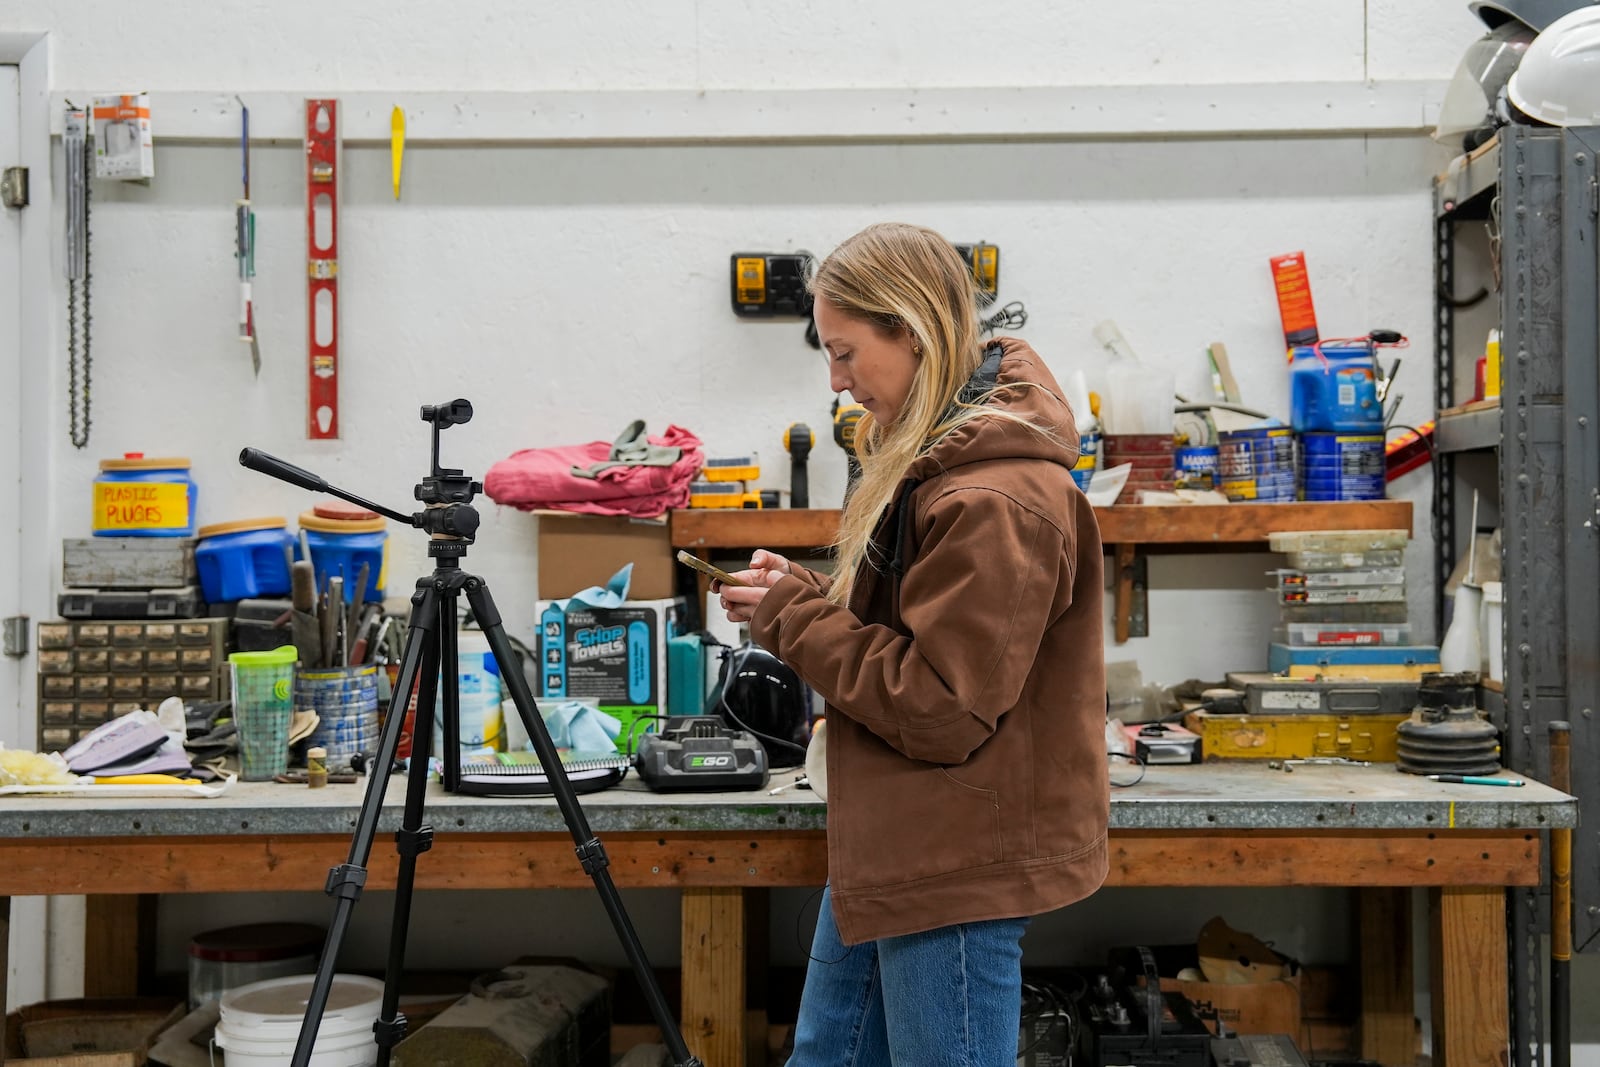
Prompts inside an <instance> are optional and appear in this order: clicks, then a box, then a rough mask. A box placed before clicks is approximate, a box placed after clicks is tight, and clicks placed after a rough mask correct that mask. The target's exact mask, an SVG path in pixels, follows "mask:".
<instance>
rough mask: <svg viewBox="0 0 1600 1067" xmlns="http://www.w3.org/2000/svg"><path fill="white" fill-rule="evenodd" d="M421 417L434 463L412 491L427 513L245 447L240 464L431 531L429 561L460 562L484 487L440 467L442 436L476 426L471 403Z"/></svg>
mask: <svg viewBox="0 0 1600 1067" xmlns="http://www.w3.org/2000/svg"><path fill="white" fill-rule="evenodd" d="M421 418H422V421H423V422H426V423H428V424H429V425H430V426H432V427H433V454H432V463H431V464H430V466H429V470H428V474H427V475H425V476H424V477H423V479H422V481H420V482H418V483H417V484H416V486H415V487H414V488H413V489H412V495H413V496H414V497H415V498H416V499H417V500H418V501H420V502H421V503H422V505H423V507H422V510H421V511H418V512H413V513H411V514H409V515H408V514H406V513H405V512H403V511H399V510H397V509H395V508H388V507H384V506H383V505H382V504H378V503H374V502H373V501H371V500H368V499H366V498H365V497H360V496H357V495H356V494H354V493H351V492H348V491H346V490H344V489H340V488H339V487H338V486H336V485H331V484H329V482H328V481H327V479H325V478H323V477H321V476H320V475H317V474H313V473H312V472H311V471H308V470H305V469H304V468H302V467H297V466H295V465H294V464H293V463H290V462H288V461H286V460H282V459H279V458H278V457H277V456H274V455H270V454H268V453H266V452H263V451H261V450H260V449H259V448H246V449H244V450H243V451H241V452H240V453H239V463H240V465H242V466H245V467H248V468H250V469H251V470H253V471H259V472H260V473H262V474H267V475H271V476H272V477H274V478H277V479H278V480H279V481H283V482H288V483H289V484H290V485H297V486H299V487H300V488H302V489H310V490H311V491H312V492H316V493H327V494H328V495H329V496H336V497H338V498H339V499H341V500H348V501H349V502H350V503H352V504H355V505H357V506H358V507H363V508H366V509H367V510H368V511H375V512H377V513H378V514H379V515H382V516H384V517H385V518H389V519H393V520H394V521H395V522H399V523H404V524H405V525H407V526H414V527H416V528H417V529H419V530H423V531H426V532H427V534H428V535H429V538H428V555H429V556H431V557H433V558H434V559H438V560H441V561H444V560H459V559H460V558H461V557H462V556H465V555H466V554H467V548H468V546H470V545H471V544H472V542H473V539H474V538H476V537H477V534H478V525H479V523H480V521H481V520H480V518H479V516H478V509H476V508H474V507H473V506H472V501H473V499H474V498H475V497H476V496H477V495H478V494H479V493H481V492H483V483H482V482H478V481H474V480H473V479H472V478H471V477H469V476H468V475H467V474H466V473H465V472H464V471H461V470H458V469H456V468H454V467H441V466H439V433H440V431H442V430H445V429H448V428H449V427H451V426H460V425H462V424H463V423H467V422H471V421H472V404H471V403H470V402H468V401H466V400H461V399H457V400H452V401H450V402H448V403H445V404H424V405H422V414H421ZM447 565H448V564H447Z"/></svg>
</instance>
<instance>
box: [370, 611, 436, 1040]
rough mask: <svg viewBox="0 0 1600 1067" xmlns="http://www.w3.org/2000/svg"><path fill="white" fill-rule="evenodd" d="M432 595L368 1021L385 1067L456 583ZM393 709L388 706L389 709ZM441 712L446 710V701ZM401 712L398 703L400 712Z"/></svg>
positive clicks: (397, 1027) (398, 1025)
mask: <svg viewBox="0 0 1600 1067" xmlns="http://www.w3.org/2000/svg"><path fill="white" fill-rule="evenodd" d="M436 588H437V587H436ZM437 600H438V621H439V632H438V640H435V641H429V642H427V643H426V645H425V647H424V648H423V650H422V665H421V667H420V668H419V670H420V671H421V681H420V684H419V685H418V686H417V714H416V719H415V720H414V722H415V725H414V726H413V727H412V730H411V772H410V774H408V775H407V777H406V807H405V814H404V816H403V817H402V818H401V821H400V829H399V830H398V831H396V832H395V835H394V844H395V850H396V851H397V852H399V853H400V867H399V870H398V871H397V872H396V874H395V883H394V914H393V916H392V917H391V919H390V926H389V961H388V965H387V966H386V968H385V969H384V976H383V1007H382V1008H381V1009H380V1010H379V1012H378V1021H377V1022H375V1023H373V1024H372V1032H373V1033H374V1034H375V1035H376V1036H377V1040H378V1063H377V1067H389V1058H390V1055H391V1053H392V1051H393V1049H394V1046H396V1045H398V1044H399V1043H400V1042H401V1040H403V1039H404V1038H405V1036H406V1017H405V1016H404V1015H402V1014H401V1013H400V980H401V978H402V977H404V975H405V966H406V934H407V932H408V931H409V930H410V928H411V894H412V888H413V885H414V883H415V882H416V877H417V857H418V856H420V855H422V854H423V853H424V852H426V851H428V850H429V849H431V848H432V847H433V827H431V826H426V825H424V824H423V821H422V813H423V805H424V804H425V803H426V797H427V793H428V755H429V753H431V752H432V751H433V704H434V695H435V689H436V683H437V681H438V679H439V677H440V671H439V665H440V663H441V662H448V660H446V659H445V657H444V651H443V646H444V645H445V640H444V636H445V634H446V633H452V632H454V628H455V621H456V591H455V589H454V588H453V587H450V588H446V589H444V590H443V591H442V592H440V593H439V595H438V597H437ZM422 610H426V608H424V609H422ZM446 680H447V681H448V678H447V679H446ZM393 714H394V712H392V711H391V712H390V715H391V716H392V715H393ZM445 714H446V715H448V714H449V704H448V701H447V702H446V708H445ZM404 717H405V716H404V709H403V708H402V711H401V718H404Z"/></svg>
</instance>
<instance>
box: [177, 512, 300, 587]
mask: <svg viewBox="0 0 1600 1067" xmlns="http://www.w3.org/2000/svg"><path fill="white" fill-rule="evenodd" d="M288 526H289V524H288V520H286V519H284V518H283V517H281V516H278V517H274V518H267V519H241V520H239V521H238V522H220V523H217V524H215V525H213V526H202V527H200V531H199V535H200V543H199V545H197V546H196V547H195V550H194V568H195V570H196V571H198V572H199V574H200V589H201V591H202V592H203V593H204V594H205V598H206V603H208V604H226V603H229V602H231V601H235V600H246V599H251V598H255V597H269V596H287V595H288V593H289V554H290V552H291V550H292V549H293V546H294V538H293V537H292V536H291V535H290V534H289V529H288Z"/></svg>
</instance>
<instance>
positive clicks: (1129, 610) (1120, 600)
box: [1112, 541, 1135, 645]
mask: <svg viewBox="0 0 1600 1067" xmlns="http://www.w3.org/2000/svg"><path fill="white" fill-rule="evenodd" d="M1134 553H1135V549H1134V546H1133V545H1132V544H1130V543H1129V542H1127V541H1118V542H1117V584H1116V586H1115V590H1116V591H1115V593H1114V594H1113V598H1112V599H1113V608H1114V615H1113V618H1114V619H1115V624H1116V638H1117V644H1119V645H1120V644H1123V643H1125V642H1126V641H1127V640H1128V637H1129V635H1130V634H1131V632H1132V630H1133V557H1134Z"/></svg>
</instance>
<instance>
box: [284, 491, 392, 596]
mask: <svg viewBox="0 0 1600 1067" xmlns="http://www.w3.org/2000/svg"><path fill="white" fill-rule="evenodd" d="M339 511H340V509H336V508H334V507H331V506H326V505H324V506H319V507H318V508H315V509H313V510H311V511H303V512H301V513H300V531H301V532H302V533H303V534H305V540H306V544H307V545H309V546H310V548H311V566H312V569H313V570H314V571H315V572H316V578H317V588H318V589H325V588H327V584H328V579H329V578H343V579H344V599H345V602H346V603H350V602H353V601H354V600H355V596H356V579H357V578H358V577H360V576H361V565H362V564H363V563H365V564H367V566H368V573H367V588H366V592H365V593H364V594H363V596H362V599H363V600H365V601H367V602H369V603H370V602H373V601H381V600H382V599H383V590H384V586H385V585H386V584H387V579H388V573H387V572H388V562H389V533H388V524H387V523H386V521H385V520H384V518H383V517H382V516H381V515H374V514H373V513H372V512H370V511H354V512H350V511H345V512H343V514H347V515H350V516H351V517H349V518H344V517H338V516H337V514H330V513H337V512H339ZM298 555H299V554H298V552H297V553H296V558H298Z"/></svg>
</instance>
